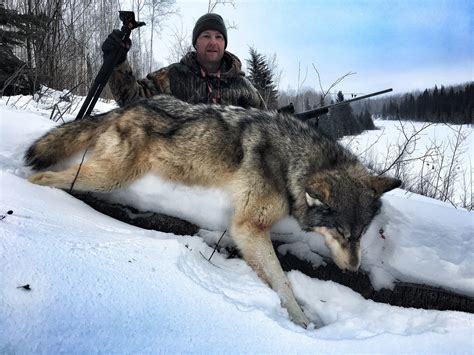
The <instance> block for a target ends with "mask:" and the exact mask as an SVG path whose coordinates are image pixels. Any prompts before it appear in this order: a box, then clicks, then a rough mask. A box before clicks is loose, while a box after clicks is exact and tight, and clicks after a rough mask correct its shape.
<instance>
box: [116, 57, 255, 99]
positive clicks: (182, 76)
mask: <svg viewBox="0 0 474 355" xmlns="http://www.w3.org/2000/svg"><path fill="white" fill-rule="evenodd" d="M218 81H219V79H218V78H217V77H213V76H211V75H209V76H207V77H204V76H203V74H202V73H201V67H200V65H199V63H198V62H197V54H196V52H189V53H188V54H187V55H185V56H184V57H183V58H182V59H181V61H180V62H179V63H174V64H171V65H169V66H167V67H165V68H162V69H160V70H158V71H155V72H153V73H150V74H148V75H147V77H146V78H144V79H139V80H137V79H136V78H135V77H134V75H133V72H132V69H131V68H130V65H129V64H128V62H127V61H125V62H124V63H122V64H121V65H119V66H117V67H116V68H115V70H114V72H113V74H112V76H111V78H110V80H109V85H110V88H111V90H112V94H113V96H114V98H115V100H116V101H117V103H118V104H119V106H125V105H127V104H129V103H131V102H133V101H136V100H137V99H138V98H140V97H142V98H143V97H145V98H149V97H152V96H154V95H157V94H168V95H172V96H174V97H177V98H178V99H180V100H182V101H185V102H188V103H191V104H198V103H212V100H211V99H212V98H211V95H210V92H209V89H208V85H211V87H212V88H217V87H219V88H220V97H221V102H220V103H221V104H222V105H233V106H241V107H244V108H251V107H254V108H264V104H263V101H262V100H261V98H260V95H259V94H258V91H257V89H255V87H254V86H253V85H252V84H251V83H250V81H249V80H248V79H247V78H246V77H245V74H244V73H243V71H242V63H241V62H240V60H239V58H237V57H236V56H235V55H233V54H232V53H230V52H227V51H226V52H225V53H224V57H223V59H222V65H221V72H220V82H218Z"/></svg>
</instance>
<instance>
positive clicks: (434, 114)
mask: <svg viewBox="0 0 474 355" xmlns="http://www.w3.org/2000/svg"><path fill="white" fill-rule="evenodd" d="M380 103H382V105H380ZM380 103H379V105H377V107H376V108H374V110H373V112H372V113H373V114H375V115H378V116H381V117H383V118H388V119H401V120H413V121H421V122H435V123H453V124H472V123H473V107H474V82H470V83H467V84H465V85H457V86H448V87H444V86H441V88H438V86H435V87H434V88H432V89H425V90H424V91H423V92H422V93H408V94H404V95H401V96H398V97H390V98H386V99H380Z"/></svg>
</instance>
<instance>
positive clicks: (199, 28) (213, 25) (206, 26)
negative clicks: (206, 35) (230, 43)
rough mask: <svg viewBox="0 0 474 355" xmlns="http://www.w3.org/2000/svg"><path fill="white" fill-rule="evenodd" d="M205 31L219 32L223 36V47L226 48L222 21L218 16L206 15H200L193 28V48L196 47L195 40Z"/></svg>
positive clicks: (225, 34)
mask: <svg viewBox="0 0 474 355" xmlns="http://www.w3.org/2000/svg"><path fill="white" fill-rule="evenodd" d="M207 30H214V31H219V32H220V33H222V35H223V36H224V41H225V47H224V48H227V28H226V27H225V24H224V20H223V19H222V17H221V16H220V15H218V14H213V13H208V14H205V15H202V16H201V17H200V18H199V19H198V20H197V21H196V25H195V26H194V30H193V46H195V45H196V41H197V38H198V37H199V35H200V34H201V33H202V32H204V31H207Z"/></svg>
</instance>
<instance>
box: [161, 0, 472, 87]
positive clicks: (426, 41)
mask: <svg viewBox="0 0 474 355" xmlns="http://www.w3.org/2000/svg"><path fill="white" fill-rule="evenodd" d="M234 3H235V7H233V6H231V5H225V6H223V5H218V6H217V8H216V9H215V10H214V12H216V13H218V14H220V15H222V16H223V18H224V19H225V21H226V23H227V24H231V25H236V27H237V28H230V29H229V30H228V47H227V49H228V50H229V51H230V52H232V53H234V54H236V55H237V56H238V57H239V58H240V59H241V60H242V62H243V63H244V64H245V59H247V58H248V53H249V47H250V46H253V47H254V48H255V49H257V51H258V52H259V53H262V54H264V55H266V56H272V55H274V54H275V55H276V57H277V60H278V64H279V65H278V67H279V69H280V70H281V71H282V74H283V75H282V78H281V81H280V85H279V88H280V89H283V90H286V89H288V88H289V87H291V88H293V89H296V88H298V87H310V88H313V89H315V90H319V89H320V85H319V82H318V76H317V73H316V71H315V69H314V67H316V68H317V70H318V71H319V73H320V75H321V82H322V87H323V89H324V90H328V88H329V87H330V85H331V84H332V83H333V82H335V81H336V79H338V78H339V77H341V76H343V75H345V74H347V73H349V72H352V73H356V74H354V75H350V76H348V77H346V78H345V79H344V80H343V82H342V84H340V85H339V86H338V87H336V89H338V90H339V89H340V90H342V91H343V92H347V93H358V94H361V93H368V92H373V91H379V90H383V89H386V88H389V87H392V88H393V89H394V91H395V92H405V91H412V90H417V89H421V90H423V89H425V88H429V87H434V86H435V85H438V86H440V85H450V84H457V83H464V82H468V81H472V80H474V79H473V58H474V57H473V47H474V38H473V30H472V29H473V19H472V16H473V13H474V5H473V4H474V3H473V2H472V1H470V0H449V1H445V0H411V1H406V0H401V1H400V0H397V1H378V0H372V1H369V0H357V1H356V0H346V1H344V0H331V1H323V0H309V1H306V0H298V1H296V0H293V1H292V0H286V1H283V0H255V1H239V0H236V1H235V2H234ZM207 4H208V1H204V0H178V1H177V2H176V5H177V7H178V8H179V12H180V16H179V17H178V16H173V18H170V19H169V20H168V21H167V23H166V26H165V28H164V29H163V31H162V33H161V34H160V39H159V43H158V44H157V46H156V49H155V50H156V55H157V58H158V59H159V60H160V61H162V62H163V63H165V64H166V63H167V60H166V58H168V57H169V48H170V47H172V45H173V43H172V33H173V32H176V31H181V32H187V33H188V35H189V37H191V33H192V28H193V26H194V23H195V21H196V20H197V18H199V16H200V15H202V14H204V13H205V12H207ZM313 66H314V67H313ZM298 73H299V80H298Z"/></svg>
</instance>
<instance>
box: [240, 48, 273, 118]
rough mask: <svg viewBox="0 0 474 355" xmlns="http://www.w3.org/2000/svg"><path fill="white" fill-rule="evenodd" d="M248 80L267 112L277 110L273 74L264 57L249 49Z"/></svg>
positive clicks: (253, 49)
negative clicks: (256, 91)
mask: <svg viewBox="0 0 474 355" xmlns="http://www.w3.org/2000/svg"><path fill="white" fill-rule="evenodd" d="M247 65H248V72H249V80H250V82H251V83H252V84H253V85H254V86H255V88H256V89H257V90H258V92H259V93H260V95H261V97H262V99H263V101H264V102H265V104H266V105H267V108H268V109H269V110H274V109H277V108H278V91H277V89H276V87H275V84H274V83H273V81H274V80H273V79H274V73H272V71H271V70H270V69H269V67H268V63H267V60H266V58H265V56H263V55H262V54H260V53H258V52H257V51H256V50H255V48H253V47H250V59H247Z"/></svg>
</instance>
